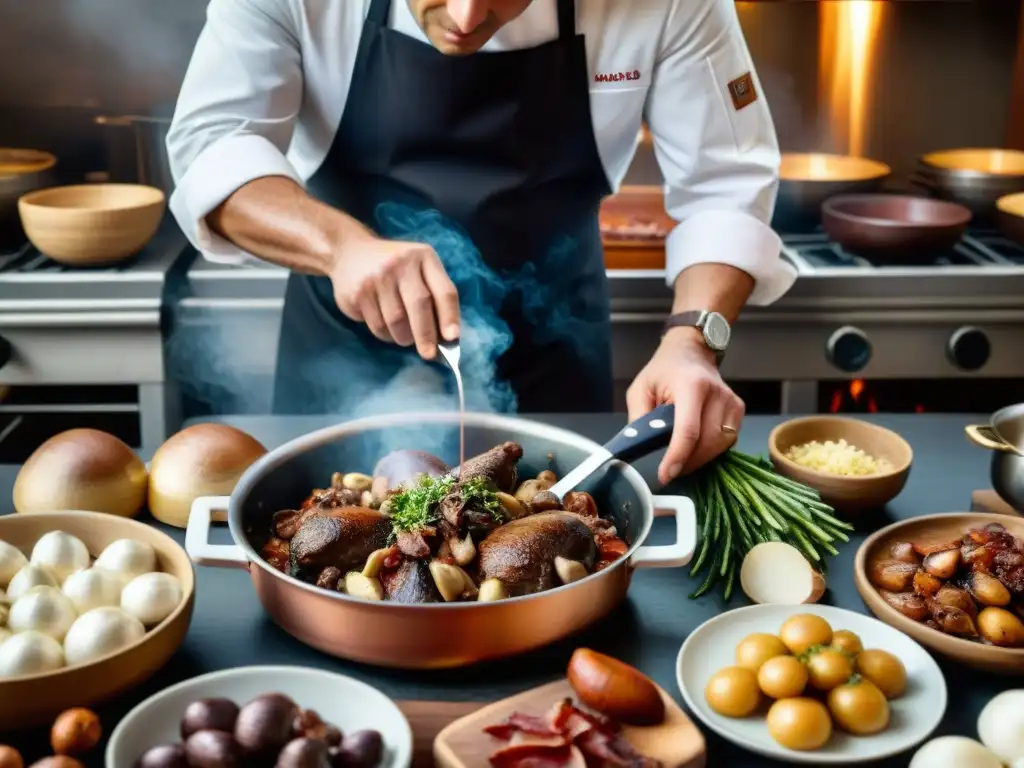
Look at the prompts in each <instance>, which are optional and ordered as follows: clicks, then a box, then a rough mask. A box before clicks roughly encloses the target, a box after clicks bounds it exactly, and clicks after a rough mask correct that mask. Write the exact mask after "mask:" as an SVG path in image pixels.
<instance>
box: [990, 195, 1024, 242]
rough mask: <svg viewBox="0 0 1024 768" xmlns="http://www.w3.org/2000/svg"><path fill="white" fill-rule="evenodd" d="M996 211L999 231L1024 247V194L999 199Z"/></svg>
mask: <svg viewBox="0 0 1024 768" xmlns="http://www.w3.org/2000/svg"><path fill="white" fill-rule="evenodd" d="M996 209H997V211H998V215H997V220H998V222H999V229H1001V230H1002V232H1003V234H1004V235H1006V236H1007V237H1008V238H1009V239H1010V240H1013V241H1014V242H1015V243H1018V244H1020V245H1021V246H1024V192H1016V193H1014V194H1012V195H1005V196H1003V197H1001V198H999V199H998V200H997V201H996Z"/></svg>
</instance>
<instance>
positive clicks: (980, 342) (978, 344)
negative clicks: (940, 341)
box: [946, 325, 992, 371]
mask: <svg viewBox="0 0 1024 768" xmlns="http://www.w3.org/2000/svg"><path fill="white" fill-rule="evenodd" d="M991 354H992V344H991V343H990V342H989V340H988V336H986V335H985V332H984V331H983V330H981V329H980V328H975V327H974V326H972V325H965V326H964V327H962V328H958V329H957V330H956V331H955V332H954V333H953V335H952V336H950V337H949V343H948V344H947V345H946V357H948V358H949V362H951V363H952V364H953V365H955V366H956V367H957V368H959V369H960V370H961V371H976V370H978V369H979V368H982V367H984V365H985V363H987V362H988V358H989V356H990V355H991Z"/></svg>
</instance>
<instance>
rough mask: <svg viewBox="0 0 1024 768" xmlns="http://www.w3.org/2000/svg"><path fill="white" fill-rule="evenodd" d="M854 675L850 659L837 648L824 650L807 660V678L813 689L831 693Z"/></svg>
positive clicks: (813, 654)
mask: <svg viewBox="0 0 1024 768" xmlns="http://www.w3.org/2000/svg"><path fill="white" fill-rule="evenodd" d="M852 675H853V662H851V661H850V657H849V656H847V655H846V654H845V653H843V652H842V651H840V650H838V649H836V648H823V649H822V650H820V651H817V652H815V653H812V654H811V657H810V658H809V659H807V677H808V679H809V680H810V683H811V687H813V688H817V689H818V690H819V691H831V690H832V689H833V688H835V687H836V686H837V685H842V684H843V683H845V682H846V681H847V680H849V679H850V677H851V676H852Z"/></svg>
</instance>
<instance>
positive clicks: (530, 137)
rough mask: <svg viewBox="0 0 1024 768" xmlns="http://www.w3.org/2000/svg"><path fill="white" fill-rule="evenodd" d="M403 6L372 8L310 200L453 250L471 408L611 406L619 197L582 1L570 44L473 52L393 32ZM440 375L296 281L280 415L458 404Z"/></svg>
mask: <svg viewBox="0 0 1024 768" xmlns="http://www.w3.org/2000/svg"><path fill="white" fill-rule="evenodd" d="M398 2H404V0H398ZM390 9H391V0H372V2H371V5H370V10H369V14H368V15H367V19H366V22H365V25H364V27H363V32H362V37H361V39H360V41H359V51H358V54H357V58H356V63H355V70H354V73H353V80H352V86H351V90H350V92H349V95H348V101H347V103H346V106H345V111H344V115H343V117H342V120H341V124H340V126H339V128H338V132H337V134H336V136H335V138H334V142H333V144H332V146H331V148H330V150H329V152H328V154H327V157H326V159H325V160H324V162H323V164H322V166H321V167H320V168H319V169H318V170H317V172H316V173H315V174H314V175H313V177H312V178H311V179H310V180H309V183H308V188H309V191H310V193H311V194H313V195H315V196H316V197H318V198H319V199H321V200H323V201H324V202H326V203H328V204H330V205H332V206H334V207H336V208H338V209H340V210H343V211H345V212H346V213H348V214H349V215H351V216H353V217H355V218H356V219H358V220H360V221H362V222H363V223H364V224H366V225H367V226H369V227H370V228H371V229H373V230H374V231H375V232H376V233H377V234H379V235H380V236H382V237H387V238H391V239H401V240H409V241H417V242H424V243H428V244H429V245H431V246H433V247H434V249H435V250H436V251H437V253H438V255H439V256H440V258H441V260H442V262H443V263H444V265H445V268H446V269H447V271H448V274H449V276H450V277H451V278H452V281H453V282H454V283H455V285H456V287H457V288H458V291H459V299H460V307H461V311H462V338H461V343H462V355H463V363H462V369H463V373H464V377H465V379H466V390H467V391H466V397H467V407H468V408H470V409H473V410H489V411H514V410H518V411H520V412H545V411H546V412H564V411H609V410H611V409H612V373H611V326H610V318H609V311H610V310H609V302H608V291H607V277H606V274H605V267H604V256H603V250H602V247H601V237H600V231H599V227H598V208H599V206H600V203H601V200H602V198H603V197H605V196H606V195H607V194H608V193H609V192H610V188H609V185H608V180H607V178H606V175H605V172H604V168H603V166H602V164H601V159H600V157H599V155H598V150H597V144H596V141H595V138H594V131H593V123H592V121H591V116H590V100H589V83H590V77H589V74H588V66H587V57H586V48H585V46H584V39H583V36H582V35H577V34H576V9H575V3H574V0H558V23H559V35H558V38H557V39H556V40H553V41H551V42H549V43H544V44H542V45H538V46H536V47H534V48H528V49H523V50H515V51H507V52H498V53H476V54H473V55H470V56H445V55H443V54H441V53H440V52H438V51H437V50H436V49H434V48H433V47H432V46H431V45H429V44H427V43H424V42H422V41H420V40H417V39H415V38H412V37H409V36H408V35H405V34H403V33H401V32H397V31H395V30H392V29H389V28H388V15H389V12H390ZM441 365H442V364H440V363H437V362H433V363H427V362H424V361H423V360H421V359H420V358H419V357H418V356H417V354H416V351H415V348H413V347H409V348H404V347H399V346H397V345H395V344H388V343H384V342H381V341H379V340H378V339H377V338H375V337H374V336H373V335H372V334H371V333H370V331H369V329H368V328H367V327H366V326H365V325H364V324H362V323H356V322H353V321H352V320H350V319H348V318H347V317H345V316H344V315H343V314H342V313H341V312H340V310H339V309H338V308H337V305H336V304H335V301H334V297H333V292H332V288H331V283H330V281H329V280H328V279H327V278H325V277H312V276H309V275H302V274H296V273H293V274H292V275H290V277H289V279H288V287H287V291H286V295H285V306H284V315H283V320H282V324H281V339H280V344H279V350H278V362H277V372H276V380H275V386H274V410H275V411H276V412H278V413H338V414H343V415H345V416H348V417H352V416H359V415H365V414H368V413H373V412H386V411H397V410H419V409H429V408H432V407H450V403H451V400H450V396H451V395H450V392H451V387H452V386H453V381H452V377H451V375H450V374H448V373H447V372H446V371H445V370H444V369H443V368H441V367H440V366H441Z"/></svg>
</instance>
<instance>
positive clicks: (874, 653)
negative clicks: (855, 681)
mask: <svg viewBox="0 0 1024 768" xmlns="http://www.w3.org/2000/svg"><path fill="white" fill-rule="evenodd" d="M853 667H854V671H856V672H857V674H858V675H860V676H861V677H863V678H864V679H865V680H870V681H871V682H872V683H874V684H875V685H877V686H878V688H879V690H881V692H882V693H884V694H885V698H887V699H895V698H897V697H898V696H902V695H903V692H904V691H905V690H907V669H906V667H904V666H903V662H902V661H900V660H899V659H898V658H896V657H895V656H893V655H892V654H891V653H889V652H888V651H882V650H879V649H877V648H876V649H870V650H867V651H861V652H860V653H858V654H857V658H856V660H854V663H853Z"/></svg>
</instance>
